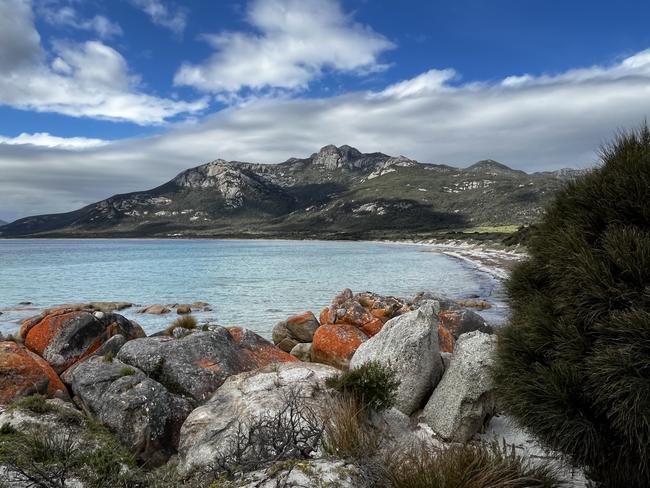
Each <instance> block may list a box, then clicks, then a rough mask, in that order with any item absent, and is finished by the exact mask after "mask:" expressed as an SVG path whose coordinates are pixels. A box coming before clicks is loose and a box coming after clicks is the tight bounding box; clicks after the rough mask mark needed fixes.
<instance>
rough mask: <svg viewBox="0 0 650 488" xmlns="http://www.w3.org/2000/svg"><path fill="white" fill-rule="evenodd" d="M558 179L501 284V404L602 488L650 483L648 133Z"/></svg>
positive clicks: (620, 141) (623, 138)
mask: <svg viewBox="0 0 650 488" xmlns="http://www.w3.org/2000/svg"><path fill="white" fill-rule="evenodd" d="M601 159H602V163H603V164H602V165H601V167H600V168H598V169H596V170H594V171H593V172H591V173H589V174H587V175H586V176H584V177H582V178H580V179H578V180H576V181H574V182H572V183H570V184H568V186H567V187H566V188H565V189H564V190H563V191H561V192H560V193H559V194H558V195H557V197H556V200H555V201H554V203H553V204H552V205H551V206H550V208H548V209H547V212H546V215H545V217H544V218H543V221H542V222H541V223H540V224H539V226H538V227H537V229H536V230H535V232H534V234H533V235H532V236H531V239H530V242H529V253H530V258H529V259H528V260H527V261H526V262H524V263H522V264H521V265H519V266H518V267H517V268H516V269H515V270H514V271H513V274H512V276H511V278H510V280H509V282H508V294H509V297H510V305H511V311H512V313H511V319H510V323H509V324H508V326H506V327H505V328H504V329H503V330H502V333H501V335H500V340H499V345H498V353H497V361H496V368H495V379H496V382H497V385H498V390H499V394H500V397H501V398H502V399H503V402H504V404H505V406H506V408H507V410H508V411H509V412H510V413H511V414H512V415H513V416H514V417H516V418H517V420H518V421H519V422H520V423H521V424H522V425H523V426H525V427H526V428H527V429H528V430H530V431H531V432H532V433H533V434H535V435H536V436H538V437H539V438H540V439H541V440H542V441H543V442H544V443H545V444H546V445H547V446H548V447H550V448H552V449H555V450H559V451H561V452H563V453H565V454H566V455H568V456H569V457H570V458H571V459H572V460H573V461H574V462H575V463H577V464H579V465H583V466H585V467H586V471H587V474H588V476H589V477H590V478H592V480H594V481H597V482H598V483H600V485H601V486H626V487H641V486H650V130H649V129H648V127H647V126H644V127H642V128H641V129H639V130H637V131H633V132H630V133H626V134H621V135H619V136H618V137H617V138H616V140H615V141H614V142H613V143H612V144H611V145H609V146H607V147H605V148H604V149H603V150H602V152H601Z"/></svg>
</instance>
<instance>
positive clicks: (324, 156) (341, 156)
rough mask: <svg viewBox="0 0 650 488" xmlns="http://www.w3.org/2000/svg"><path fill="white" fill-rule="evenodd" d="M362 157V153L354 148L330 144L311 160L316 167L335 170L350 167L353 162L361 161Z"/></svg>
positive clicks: (313, 155)
mask: <svg viewBox="0 0 650 488" xmlns="http://www.w3.org/2000/svg"><path fill="white" fill-rule="evenodd" d="M362 156H363V154H362V153H361V151H359V150H358V149H356V148H354V147H350V146H348V145H345V144H344V145H343V146H341V147H336V146H335V145H334V144H329V145H327V146H323V147H322V148H321V149H320V151H318V152H317V153H314V154H312V155H311V158H312V161H313V163H314V164H315V165H318V166H323V167H325V168H326V169H329V170H333V169H337V168H343V167H349V166H350V164H349V163H350V162H351V161H354V160H355V159H359V158H360V157H362Z"/></svg>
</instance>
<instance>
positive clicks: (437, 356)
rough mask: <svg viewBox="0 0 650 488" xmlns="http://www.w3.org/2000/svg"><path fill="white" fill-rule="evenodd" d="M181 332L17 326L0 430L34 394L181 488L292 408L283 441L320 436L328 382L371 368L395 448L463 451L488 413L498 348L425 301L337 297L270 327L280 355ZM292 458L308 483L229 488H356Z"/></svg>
mask: <svg viewBox="0 0 650 488" xmlns="http://www.w3.org/2000/svg"><path fill="white" fill-rule="evenodd" d="M175 307H176V309H177V310H178V309H179V308H180V307H179V306H177V305H176V306H175ZM183 330H184V332H183V334H182V335H180V334H179V335H177V334H171V335H158V334H156V335H154V336H149V337H147V336H146V335H145V333H144V331H143V330H142V329H141V328H140V327H139V326H138V325H137V324H136V323H134V322H131V321H129V320H128V319H126V318H124V317H123V316H121V315H118V314H116V313H114V312H103V311H98V310H97V309H95V308H87V309H84V308H76V307H71V308H63V309H53V310H48V311H47V312H46V313H43V314H41V315H39V316H38V317H35V318H32V319H28V320H26V321H25V322H24V323H23V324H22V327H21V330H20V334H19V338H20V339H21V340H23V341H24V344H20V343H17V342H13V341H3V342H0V416H2V415H5V416H6V417H7V416H8V417H7V418H8V419H9V420H10V421H11V422H18V420H17V419H18V417H19V416H18V414H13V413H12V414H9V413H3V408H2V405H7V404H9V403H10V402H12V401H14V400H16V399H17V398H20V397H23V396H27V395H30V394H34V393H40V394H42V395H45V396H47V397H49V398H53V397H54V398H55V400H48V401H55V402H59V403H61V404H62V405H64V406H65V409H68V410H70V411H71V412H77V413H78V414H79V415H81V413H82V412H83V413H84V414H85V415H87V416H90V417H92V418H94V419H96V420H98V421H99V422H101V423H102V424H104V425H105V426H107V427H108V428H109V429H110V430H111V431H112V432H113V433H114V434H115V436H116V437H117V439H118V440H119V441H120V442H121V444H122V445H124V446H125V447H126V448H128V449H129V451H130V452H131V453H133V454H134V455H135V456H136V457H137V459H138V460H139V461H140V462H142V463H145V464H146V465H147V466H157V465H160V464H163V463H165V462H166V461H167V460H168V459H169V457H170V456H171V455H174V454H176V453H178V470H179V472H180V473H181V474H182V475H189V474H191V473H192V472H196V470H205V469H212V468H214V463H215V459H219V458H220V456H223V454H224V453H225V452H228V450H229V449H231V448H232V445H233V442H234V441H237V440H238V439H245V438H246V437H247V436H248V435H249V434H250V432H251V431H252V430H254V429H255V428H256V427H254V426H255V425H257V424H256V422H258V421H260V419H267V421H268V420H271V421H273V420H274V419H277V418H279V417H277V416H278V415H284V413H285V412H287V409H288V408H289V407H288V406H287V405H288V400H289V399H291V398H294V399H299V401H300V405H301V407H300V408H301V409H302V410H303V412H301V415H299V416H297V417H296V418H295V419H294V418H292V419H290V420H291V422H289V423H288V424H286V425H283V427H282V428H283V429H287V428H290V429H297V430H298V431H299V432H302V430H301V429H303V428H304V427H305V425H303V424H304V423H305V422H307V423H308V424H309V425H307V427H308V428H310V429H314V428H315V429H316V431H318V430H319V429H320V430H321V431H322V429H324V427H323V422H325V420H323V419H325V418H326V417H327V412H328V411H329V410H328V409H329V408H330V407H331V405H333V404H332V403H330V402H332V401H333V400H335V399H336V398H337V397H336V395H335V394H334V392H333V390H331V389H330V388H329V387H328V384H329V383H328V382H327V381H326V380H327V379H328V378H330V377H332V376H334V375H337V374H339V373H340V370H345V369H348V368H359V367H361V366H363V365H364V364H366V363H368V362H371V361H372V362H378V363H381V364H385V365H388V366H390V367H391V368H393V369H394V370H395V371H396V373H397V377H398V378H399V380H400V384H399V386H398V388H397V391H396V401H395V404H394V408H392V409H389V410H387V411H384V412H379V413H375V414H373V416H372V417H371V419H370V420H369V422H370V425H371V426H372V428H373V429H375V430H376V431H377V432H381V433H382V435H383V436H384V437H385V438H386V439H387V441H386V442H388V443H390V444H391V445H392V446H400V445H404V446H409V445H413V444H414V443H425V444H428V445H431V446H436V447H440V446H444V443H446V442H465V441H467V440H468V439H470V438H471V437H472V436H474V435H475V434H476V433H477V432H478V431H479V430H480V429H481V427H482V426H483V425H484V423H485V421H486V419H488V418H489V417H490V416H491V415H492V414H494V412H495V408H496V401H495V398H494V394H493V391H492V380H491V376H490V366H491V364H492V353H493V350H494V348H495V341H496V337H495V336H494V335H491V334H490V332H491V329H490V327H489V326H488V325H487V324H486V323H485V321H483V320H482V319H481V318H480V317H479V316H478V315H476V314H475V313H473V312H471V311H469V310H467V309H465V308H463V307H462V306H460V305H459V304H458V303H456V302H453V301H451V300H447V299H444V298H440V297H436V296H435V295H431V294H418V295H416V297H414V298H413V299H412V300H401V299H398V298H395V297H383V296H379V295H376V294H373V293H359V294H353V293H352V292H351V291H350V290H344V291H343V292H342V293H341V294H339V295H337V297H335V299H334V300H333V302H332V305H331V306H330V307H328V308H327V309H325V310H323V312H322V313H321V314H320V320H318V319H317V318H316V317H315V316H314V314H313V313H311V312H306V313H304V314H301V315H296V316H293V317H289V318H288V319H287V320H285V321H283V322H280V323H279V324H277V325H276V327H275V328H274V330H273V342H275V343H276V344H277V345H274V344H273V343H271V342H269V341H267V340H266V339H264V338H262V337H260V336H259V335H257V334H255V333H253V332H252V331H250V330H248V329H245V328H239V327H229V328H225V327H220V326H212V325H211V326H204V327H200V328H189V329H183ZM319 363H322V364H319ZM305 410H306V411H307V412H310V411H312V410H313V412H314V415H312V417H309V416H305V415H303V414H304V413H305V412H304V411H305ZM8 412H9V411H8ZM314 419H319V420H318V422H320V424H319V425H314V424H313V422H314ZM275 425H276V424H275V423H273V426H275ZM287 425H288V426H289V427H287ZM257 428H259V427H257ZM278 428H279V427H278ZM272 430H275V428H273V429H272ZM280 430H281V429H280ZM298 437H300V436H298ZM285 440H286V439H285ZM319 446H320V445H319ZM303 457H307V458H309V459H304V461H301V462H304V463H305V470H292V469H286V468H287V466H288V465H281V466H279V467H277V469H274V470H273V471H272V472H271V471H269V470H268V469H266V468H265V469H261V470H257V471H253V472H249V473H248V474H246V475H244V476H243V478H241V479H240V480H239V481H240V482H241V484H240V485H239V486H275V485H273V482H274V481H273V479H276V480H277V479H279V478H278V476H279V477H280V478H282V479H284V478H286V480H291V481H295V482H300V483H303V484H304V486H321V485H320V484H318V483H320V481H319V480H330V479H331V480H332V482H337V483H340V485H341V486H358V483H359V482H360V481H359V478H358V476H359V475H360V473H359V472H358V469H357V467H355V466H351V465H348V463H346V462H344V461H341V460H338V459H336V458H331V457H330V458H327V457H324V455H323V452H322V451H321V450H320V447H318V449H314V450H313V452H312V451H309V454H308V455H306V456H304V455H303ZM300 459H302V458H300ZM1 469H2V466H0V470H1ZM333 470H334V471H333ZM0 473H1V471H0ZM315 473H316V474H315Z"/></svg>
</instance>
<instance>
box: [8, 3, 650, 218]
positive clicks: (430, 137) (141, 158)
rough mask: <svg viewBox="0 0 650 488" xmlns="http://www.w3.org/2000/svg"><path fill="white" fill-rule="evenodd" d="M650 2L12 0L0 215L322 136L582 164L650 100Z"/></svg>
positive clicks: (382, 146) (299, 146)
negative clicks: (207, 162)
mask: <svg viewBox="0 0 650 488" xmlns="http://www.w3.org/2000/svg"><path fill="white" fill-rule="evenodd" d="M648 18H650V2H646V1H640V0H639V1H620V2H616V3H613V2H605V1H571V2H552V1H525V0H519V1H514V0H509V1H505V0H496V1H489V2H488V1H480V0H455V1H445V2H442V1H426V2H424V1H422V2H419V1H414V0H410V1H372V0H340V1H339V0H247V1H225V0H224V1H199V0H193V1H190V0H186V1H180V0H176V1H171V0H110V1H99V0H31V1H30V0H0V175H3V177H1V178H0V218H4V219H9V220H11V219H14V218H18V217H21V216H25V215H29V214H34V213H46V212H53V211H65V210H72V209H74V208H77V207H78V206H80V205H84V204H87V203H90V202H92V201H95V200H97V199H101V198H105V197H107V196H110V194H112V193H117V192H124V191H132V190H136V189H145V188H148V187H152V186H156V185H157V184H160V183H162V182H164V181H165V180H166V179H169V178H171V177H173V176H174V175H175V174H176V173H178V172H179V171H181V170H183V169H185V168H187V167H190V166H194V165H197V164H200V163H203V162H206V161H209V160H213V159H216V158H220V157H221V158H224V159H237V160H251V161H259V162H269V163H273V162H279V161H282V160H285V159H287V158H288V157H291V156H306V155H308V154H310V153H311V152H314V151H316V150H318V148H319V147H321V146H322V145H325V144H328V143H335V144H346V143H347V144H351V145H355V146H357V147H359V149H361V150H362V151H367V152H371V151H383V152H387V153H390V154H404V155H407V156H409V157H412V158H415V159H418V160H421V161H423V162H435V163H449V164H455V165H459V166H464V165H469V164H471V163H473V162H474V161H475V160H477V159H481V158H488V157H489V158H493V159H497V160H500V161H502V162H504V163H506V164H508V165H510V166H513V167H516V168H520V169H524V170H526V171H536V170H544V169H556V168H559V167H566V166H573V167H577V166H580V167H583V166H588V165H590V164H593V163H594V161H595V152H594V151H595V149H596V148H597V146H598V144H600V143H602V142H603V141H605V140H607V139H608V138H609V137H610V136H611V134H612V133H613V132H614V131H615V130H617V129H619V128H623V127H632V126H636V125H638V124H639V123H640V122H642V121H643V119H644V118H646V117H647V116H648V112H650V103H649V100H650V50H649V49H650V30H648V29H647V19H648Z"/></svg>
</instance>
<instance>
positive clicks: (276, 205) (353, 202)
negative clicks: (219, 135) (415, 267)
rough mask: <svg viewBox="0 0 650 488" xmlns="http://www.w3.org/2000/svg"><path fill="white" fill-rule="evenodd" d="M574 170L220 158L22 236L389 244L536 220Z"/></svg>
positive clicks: (344, 157)
mask: <svg viewBox="0 0 650 488" xmlns="http://www.w3.org/2000/svg"><path fill="white" fill-rule="evenodd" d="M575 173H576V172H575V171H573V170H561V171H558V172H545V173H535V174H527V173H525V172H523V171H518V170H513V169H511V168H509V167H507V166H505V165H503V164H500V163H497V162H496V161H492V160H486V161H479V162H478V163H476V164H473V165H471V166H469V167H468V168H465V169H459V168H454V167H451V166H446V165H436V164H423V163H419V162H417V161H414V160H411V159H409V158H407V157H404V156H398V157H393V156H388V155H386V154H382V153H369V154H365V153H361V152H360V151H358V150H357V149H355V148H353V147H350V146H341V147H336V146H332V145H330V146H325V147H323V148H322V149H321V150H320V151H319V152H317V153H314V154H312V155H311V156H310V157H308V158H303V159H298V158H291V159H289V160H287V161H285V162H283V163H279V164H254V163H245V162H238V161H224V160H221V159H218V160H216V161H212V162H210V163H207V164H203V165H201V166H197V167H195V168H192V169H188V170H186V171H183V172H182V173H180V174H179V175H178V176H176V177H175V178H174V179H172V180H171V181H169V182H167V183H165V184H163V185H161V186H159V187H157V188H154V189H152V190H148V191H142V192H135V193H128V194H122V195H115V196H113V197H110V198H108V199H106V200H102V201H100V202H97V203H94V204H91V205H88V206H86V207H84V208H81V209H79V210H76V211H73V212H68V213H63V214H52V215H40V216H34V217H27V218H24V219H20V220H17V221H15V222H13V223H11V224H8V225H6V226H4V227H2V229H1V230H0V236H2V237H20V236H43V237H45V236H51V237H54V236H58V237H73V236H77V237H80V236H87V237H91V236H97V237H100V236H103V237H134V236H158V237H170V236H179V237H180V236H196V237H209V236H211V237H296V238H349V239H365V238H388V237H399V236H403V234H404V233H406V234H408V235H427V234H430V233H433V232H437V231H438V232H439V231H442V230H461V229H467V228H473V227H480V226H496V225H498V226H502V225H521V224H526V223H530V222H534V221H536V220H537V219H538V218H539V217H540V215H541V213H542V209H543V207H544V205H545V204H546V203H547V202H548V200H549V198H550V197H551V196H552V195H553V194H554V193H555V192H556V191H557V190H558V189H559V188H560V187H561V186H562V185H563V183H564V182H565V181H566V180H567V179H569V178H571V177H573V176H574V175H575Z"/></svg>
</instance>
